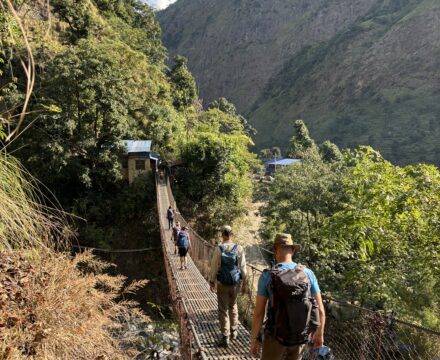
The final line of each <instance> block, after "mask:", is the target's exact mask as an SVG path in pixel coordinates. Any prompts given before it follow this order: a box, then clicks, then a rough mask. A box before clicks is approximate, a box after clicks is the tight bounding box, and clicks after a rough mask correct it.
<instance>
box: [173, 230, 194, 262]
mask: <svg viewBox="0 0 440 360" xmlns="http://www.w3.org/2000/svg"><path fill="white" fill-rule="evenodd" d="M176 246H177V248H178V250H179V256H180V270H183V269H188V266H187V260H186V255H187V254H188V250H189V249H190V248H191V240H190V238H189V232H188V228H187V227H186V226H184V227H182V230H180V232H179V235H177V240H176Z"/></svg>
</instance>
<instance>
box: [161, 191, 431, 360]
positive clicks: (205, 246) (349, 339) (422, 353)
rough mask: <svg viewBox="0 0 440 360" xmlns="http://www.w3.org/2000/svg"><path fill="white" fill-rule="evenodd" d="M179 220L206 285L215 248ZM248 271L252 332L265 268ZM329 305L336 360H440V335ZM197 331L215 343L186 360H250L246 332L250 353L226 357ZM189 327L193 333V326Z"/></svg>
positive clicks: (328, 333) (244, 313) (246, 311)
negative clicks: (187, 232)
mask: <svg viewBox="0 0 440 360" xmlns="http://www.w3.org/2000/svg"><path fill="white" fill-rule="evenodd" d="M165 188H166V192H167V199H166V201H168V203H167V206H168V205H172V206H173V208H175V209H177V206H176V202H175V200H174V196H173V193H172V191H171V188H170V186H169V185H167V186H164V189H165ZM159 216H161V217H164V216H165V212H162V213H159ZM176 218H177V220H179V221H180V223H181V224H182V225H186V226H188V228H189V229H190V236H191V243H192V249H191V258H192V261H193V263H194V264H195V266H197V269H198V270H199V272H200V274H201V275H203V277H204V278H205V279H206V278H207V275H208V272H209V263H210V259H211V256H212V253H213V250H214V249H215V245H214V244H211V243H209V242H207V241H206V240H205V239H203V238H202V237H201V236H200V235H198V234H197V233H196V232H195V231H194V230H193V229H192V228H191V227H190V226H189V224H188V223H187V222H186V221H185V219H184V218H183V217H182V216H181V214H180V213H177V214H176ZM248 269H249V276H248V289H247V292H246V294H245V295H242V296H241V297H240V299H239V305H240V310H241V322H242V323H243V324H244V325H245V326H246V327H248V328H249V326H250V321H251V317H252V313H253V305H254V302H255V296H256V285H257V282H258V278H259V275H260V274H261V272H262V270H263V269H262V268H261V265H258V266H254V265H252V264H249V265H248ZM206 287H207V285H206ZM324 299H325V306H326V314H327V322H326V329H325V343H326V345H327V346H329V347H330V348H331V349H332V351H333V354H334V359H335V360H440V332H437V331H433V330H430V329H426V328H423V327H421V326H418V325H415V324H412V323H409V322H405V321H401V320H398V319H396V318H395V317H394V316H390V315H388V314H384V313H382V312H378V311H371V310H368V309H365V308H362V307H359V306H356V305H353V304H350V303H347V302H342V301H337V300H334V299H330V298H325V297H324ZM196 311H197V310H196ZM184 316H188V318H192V319H193V321H194V322H195V321H197V320H196V318H197V316H196V314H184ZM195 325H196V324H195V323H194V325H193V328H192V332H193V333H192V334H191V336H193V337H195V338H200V337H202V338H203V339H204V341H203V342H204V343H209V342H211V343H212V346H208V348H206V345H205V346H204V345H202V344H200V339H198V340H197V341H198V342H199V347H197V346H195V345H193V346H192V347H193V348H194V349H193V351H189V352H188V348H186V355H185V358H190V357H191V356H193V355H194V354H195V353H197V354H198V356H203V358H212V359H235V358H236V359H245V358H248V357H247V356H245V355H244V354H245V353H246V351H247V349H248V343H247V341H248V340H249V333H248V332H245V331H244V330H242V332H241V335H242V336H244V337H245V339H244V340H245V341H242V342H241V343H240V344H239V346H240V347H242V348H241V350H242V351H243V350H244V352H241V354H240V355H236V356H233V355H230V354H229V355H227V354H226V353H224V354H223V355H222V354H219V353H217V352H216V351H215V343H214V341H215V339H209V336H210V334H212V333H209V332H206V330H205V334H197V329H196V328H195ZM185 326H186V328H188V325H187V324H186V325H185ZM198 330H199V331H201V332H203V331H204V330H203V327H202V328H200V327H199V329H198ZM211 330H212V331H215V330H213V329H211ZM190 332H191V329H189V330H188V331H186V335H185V336H186V337H188V336H190V335H188V333H190ZM187 343H188V342H187ZM243 347H245V349H243Z"/></svg>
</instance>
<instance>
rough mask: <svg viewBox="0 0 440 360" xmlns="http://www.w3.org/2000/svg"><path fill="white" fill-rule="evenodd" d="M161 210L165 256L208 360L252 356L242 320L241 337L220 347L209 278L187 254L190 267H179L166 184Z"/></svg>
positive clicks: (161, 190) (160, 190) (160, 193)
mask: <svg viewBox="0 0 440 360" xmlns="http://www.w3.org/2000/svg"><path fill="white" fill-rule="evenodd" d="M157 193H158V199H157V203H158V211H159V215H160V226H161V229H162V231H163V233H164V234H165V237H164V240H163V241H165V242H166V244H165V249H166V254H165V255H166V256H167V257H168V258H169V260H170V263H171V268H172V272H173V274H174V278H175V279H176V283H177V288H178V290H179V293H180V295H181V296H182V297H183V298H184V300H185V303H186V305H187V308H188V313H189V316H190V319H191V320H192V321H193V324H194V327H195V331H196V333H197V335H198V337H199V340H200V344H201V345H202V347H203V349H204V351H205V354H206V356H207V358H208V359H222V360H229V359H230V360H232V359H252V358H251V356H250V355H249V338H250V335H249V331H248V330H247V329H246V328H245V327H244V326H243V325H242V324H241V323H240V324H239V329H238V339H237V340H231V342H230V345H229V347H228V348H226V349H225V348H221V347H219V346H217V344H218V342H219V341H220V338H221V335H220V325H219V321H218V318H217V295H216V294H214V293H213V292H212V291H211V290H210V289H209V285H208V283H207V281H206V280H205V278H204V277H203V275H202V274H201V273H200V271H199V270H198V269H197V267H196V265H195V264H194V262H193V261H192V259H191V257H190V256H188V269H187V270H180V260H179V257H178V255H175V254H174V244H173V242H172V241H171V237H172V233H171V230H169V229H168V220H167V219H166V210H167V208H168V206H169V204H170V199H169V197H168V192H167V187H166V185H164V184H158V192H157Z"/></svg>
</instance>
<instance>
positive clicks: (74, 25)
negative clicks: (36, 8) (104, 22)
mask: <svg viewBox="0 0 440 360" xmlns="http://www.w3.org/2000/svg"><path fill="white" fill-rule="evenodd" d="M50 4H51V6H52V8H53V11H54V12H55V13H56V14H58V15H59V17H60V18H61V20H63V21H65V22H66V23H67V24H68V25H69V38H70V40H72V41H77V40H78V39H80V38H83V37H87V35H88V34H89V32H90V28H91V26H92V24H93V21H92V17H91V16H90V8H89V4H90V2H89V1H88V0H52V1H51V2H50Z"/></svg>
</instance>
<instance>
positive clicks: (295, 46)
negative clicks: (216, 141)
mask: <svg viewBox="0 0 440 360" xmlns="http://www.w3.org/2000/svg"><path fill="white" fill-rule="evenodd" d="M439 17H440V3H439V2H438V1H436V0H356V1H353V0H330V1H329V0H327V1H324V0H311V1H310V0H309V1H305V0H293V1H292V0H274V1H261V0H252V1H250V0H241V1H232V0H223V1H216V0H207V1H203V2H201V1H198V0H179V1H178V2H177V3H175V4H174V5H172V6H171V7H170V8H168V9H167V10H165V11H164V12H162V13H160V15H159V19H160V21H161V25H162V28H163V32H164V35H163V39H164V42H165V44H166V45H167V46H168V48H169V49H170V52H171V54H174V53H181V54H184V55H186V56H187V57H188V58H189V60H190V65H191V69H192V70H193V72H194V74H195V76H196V78H197V80H198V82H199V86H200V93H201V97H202V98H204V100H205V104H206V103H208V102H209V101H211V100H212V99H214V98H216V97H219V96H221V95H223V96H226V97H228V98H230V99H231V100H232V101H233V102H235V103H236V104H237V107H238V109H239V110H240V111H241V112H244V113H245V114H246V115H247V116H248V117H249V119H250V120H251V122H252V124H253V125H254V126H255V127H256V128H257V130H258V131H259V134H258V135H257V137H256V143H257V147H258V148H262V147H267V146H272V145H281V146H285V145H286V144H287V141H288V139H289V138H290V136H291V135H292V132H293V129H292V126H291V120H294V119H297V118H303V119H304V120H305V121H306V123H307V125H308V126H309V128H310V130H311V133H312V136H313V137H315V138H317V139H318V140H323V139H331V140H333V141H335V142H336V143H337V144H338V145H341V146H343V147H346V146H356V145H358V144H368V145H372V146H374V147H375V148H377V149H378V150H381V151H382V152H383V153H384V155H385V156H386V157H387V158H389V159H391V160H393V161H395V162H397V163H415V162H420V161H426V162H433V163H437V164H439V163H440V145H439V144H438V141H437V139H438V137H439V135H440V121H439V120H440V119H439V117H440V105H439V104H440V76H439V74H440V62H439V60H438V59H439V54H440V18H439Z"/></svg>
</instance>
